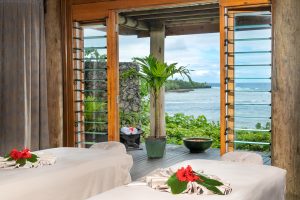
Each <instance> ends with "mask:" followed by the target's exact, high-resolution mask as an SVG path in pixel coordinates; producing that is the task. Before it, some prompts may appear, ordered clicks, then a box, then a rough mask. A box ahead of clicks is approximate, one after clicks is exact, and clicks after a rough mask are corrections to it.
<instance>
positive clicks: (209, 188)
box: [198, 181, 224, 195]
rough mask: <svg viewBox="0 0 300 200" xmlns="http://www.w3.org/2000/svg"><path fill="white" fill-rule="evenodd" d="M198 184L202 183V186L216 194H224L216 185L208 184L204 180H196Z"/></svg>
mask: <svg viewBox="0 0 300 200" xmlns="http://www.w3.org/2000/svg"><path fill="white" fill-rule="evenodd" d="M198 183H199V184H200V185H203V186H204V187H206V188H207V189H208V190H210V191H212V192H213V193H215V194H218V195H224V194H223V193H222V192H221V191H220V190H219V189H218V188H217V187H215V186H213V185H209V184H207V183H205V182H200V181H199V182H198Z"/></svg>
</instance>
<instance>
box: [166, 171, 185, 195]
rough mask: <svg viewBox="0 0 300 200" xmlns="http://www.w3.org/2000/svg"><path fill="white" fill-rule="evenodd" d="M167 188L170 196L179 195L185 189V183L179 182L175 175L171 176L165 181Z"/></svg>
mask: <svg viewBox="0 0 300 200" xmlns="http://www.w3.org/2000/svg"><path fill="white" fill-rule="evenodd" d="M167 184H168V186H169V187H170V188H171V192H172V194H180V193H182V192H183V191H184V190H186V188H187V182H185V181H179V180H178V179H177V177H176V174H173V175H172V176H171V177H170V178H169V179H168V181H167Z"/></svg>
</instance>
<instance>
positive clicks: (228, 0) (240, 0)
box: [219, 0, 271, 155]
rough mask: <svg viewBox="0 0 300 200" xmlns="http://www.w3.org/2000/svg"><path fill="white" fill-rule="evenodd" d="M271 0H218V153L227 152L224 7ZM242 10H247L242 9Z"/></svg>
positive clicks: (229, 7) (255, 3)
mask: <svg viewBox="0 0 300 200" xmlns="http://www.w3.org/2000/svg"><path fill="white" fill-rule="evenodd" d="M270 5H271V0H220V12H219V13H220V154H221V155H223V154H224V153H226V152H227V148H226V146H227V145H226V144H227V138H226V120H225V119H226V118H225V117H226V106H225V104H226V92H225V90H226V84H225V76H226V75H225V71H226V69H225V12H224V11H225V8H228V9H230V10H238V9H241V8H249V10H251V8H252V7H255V8H259V7H266V6H270ZM243 11H247V9H244V10H243Z"/></svg>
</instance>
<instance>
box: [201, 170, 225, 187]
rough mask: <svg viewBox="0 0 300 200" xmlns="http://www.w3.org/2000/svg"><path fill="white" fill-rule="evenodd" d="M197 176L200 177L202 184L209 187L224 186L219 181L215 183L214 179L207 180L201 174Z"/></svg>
mask: <svg viewBox="0 0 300 200" xmlns="http://www.w3.org/2000/svg"><path fill="white" fill-rule="evenodd" d="M197 175H198V176H199V177H200V179H202V180H203V181H204V183H206V184H209V185H212V186H221V185H224V184H223V183H222V182H220V181H217V180H215V179H211V178H208V177H206V176H204V175H202V174H199V173H197ZM197 182H198V183H199V182H201V181H197Z"/></svg>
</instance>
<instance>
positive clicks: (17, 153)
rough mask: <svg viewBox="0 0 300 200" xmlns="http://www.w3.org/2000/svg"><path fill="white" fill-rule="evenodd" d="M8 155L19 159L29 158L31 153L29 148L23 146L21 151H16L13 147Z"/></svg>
mask: <svg viewBox="0 0 300 200" xmlns="http://www.w3.org/2000/svg"><path fill="white" fill-rule="evenodd" d="M9 156H10V157H11V158H12V159H14V160H19V159H27V158H31V157H32V155H31V153H30V150H29V149H27V148H25V149H23V150H22V151H18V150H17V149H13V150H12V151H11V152H10V154H9Z"/></svg>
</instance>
